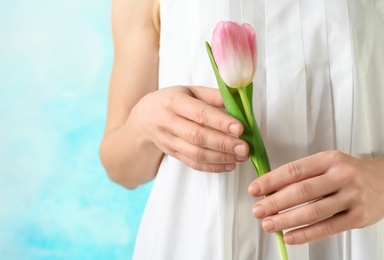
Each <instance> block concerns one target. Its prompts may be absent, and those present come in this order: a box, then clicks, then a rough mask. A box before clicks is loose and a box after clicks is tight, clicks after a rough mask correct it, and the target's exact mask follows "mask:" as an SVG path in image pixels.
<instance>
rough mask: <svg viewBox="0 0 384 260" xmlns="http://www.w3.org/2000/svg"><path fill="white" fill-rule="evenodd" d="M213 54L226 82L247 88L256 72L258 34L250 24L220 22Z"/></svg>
mask: <svg viewBox="0 0 384 260" xmlns="http://www.w3.org/2000/svg"><path fill="white" fill-rule="evenodd" d="M211 44H212V53H213V57H214V58H215V61H216V64H217V67H218V68H219V72H220V75H221V77H222V78H223V80H224V82H225V83H226V84H227V85H228V86H229V87H231V88H240V87H245V86H247V85H248V84H249V83H251V82H252V81H253V78H254V76H255V72H256V55H257V52H256V33H255V31H254V30H253V28H252V26H250V25H249V24H238V23H234V22H219V23H218V24H217V26H216V28H215V30H214V31H213V36H212V42H211Z"/></svg>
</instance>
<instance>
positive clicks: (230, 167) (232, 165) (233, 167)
mask: <svg viewBox="0 0 384 260" xmlns="http://www.w3.org/2000/svg"><path fill="white" fill-rule="evenodd" d="M235 168H236V164H228V165H226V166H225V170H227V171H233V170H234V169H235Z"/></svg>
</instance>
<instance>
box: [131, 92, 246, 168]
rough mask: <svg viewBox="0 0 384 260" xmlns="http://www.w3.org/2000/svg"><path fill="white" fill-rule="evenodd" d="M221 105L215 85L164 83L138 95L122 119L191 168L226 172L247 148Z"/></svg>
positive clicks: (237, 125)
mask: <svg viewBox="0 0 384 260" xmlns="http://www.w3.org/2000/svg"><path fill="white" fill-rule="evenodd" d="M223 107H224V105H223V101H222V98H221V95H220V92H219V90H217V89H211V88H206V87H199V86H193V87H182V86H176V87H169V88H165V89H161V90H158V91H156V92H153V93H150V94H148V95H147V96H145V97H144V98H143V99H141V100H140V102H139V103H138V104H137V105H136V106H135V107H134V108H133V109H132V111H131V115H130V118H129V121H128V122H127V124H128V125H130V126H133V125H135V126H136V127H139V129H141V130H142V133H143V134H144V135H145V139H146V140H148V141H150V142H152V143H154V144H155V145H156V146H157V147H158V148H159V149H160V150H161V151H162V152H164V153H166V154H169V155H171V156H173V157H175V158H177V159H179V160H180V161H182V162H183V163H185V164H186V165H188V166H190V167H192V168H194V169H197V170H201V171H207V172H227V171H231V170H233V169H234V168H235V167H236V164H235V163H236V162H242V161H246V160H247V159H248V152H249V148H248V145H247V143H246V142H245V141H243V140H241V139H239V138H238V137H237V136H239V135H241V134H242V132H243V126H242V125H241V123H240V122H239V121H238V120H236V119H235V118H233V117H231V116H229V115H227V114H226V113H225V112H223V111H222V110H221V108H223Z"/></svg>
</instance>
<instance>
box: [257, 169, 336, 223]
mask: <svg viewBox="0 0 384 260" xmlns="http://www.w3.org/2000/svg"><path fill="white" fill-rule="evenodd" d="M331 178H332V179H333V180H331ZM338 179H339V178H338V176H330V177H328V176H324V175H321V176H316V177H314V178H311V179H307V180H304V181H301V182H299V183H295V184H292V185H290V186H288V187H286V188H284V189H282V190H279V191H278V192H275V193H273V194H272V195H270V196H268V197H266V198H264V199H262V200H260V201H258V202H257V203H256V204H255V206H254V207H253V209H252V211H253V214H254V215H255V217H257V218H263V217H266V216H269V215H274V214H277V213H279V212H281V211H283V210H286V209H289V208H291V207H295V206H297V205H301V204H303V203H306V202H309V201H313V200H315V199H318V198H321V197H326V196H328V195H329V194H331V193H334V192H336V191H337V190H338V185H337V184H338V183H339V182H338ZM332 183H334V184H333V185H332Z"/></svg>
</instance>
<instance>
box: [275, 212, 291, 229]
mask: <svg viewBox="0 0 384 260" xmlns="http://www.w3.org/2000/svg"><path fill="white" fill-rule="evenodd" d="M291 226H292V225H291V222H290V221H289V218H288V217H285V216H284V215H282V216H281V217H280V218H277V219H276V220H275V227H276V230H283V229H287V228H290V227H291Z"/></svg>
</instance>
